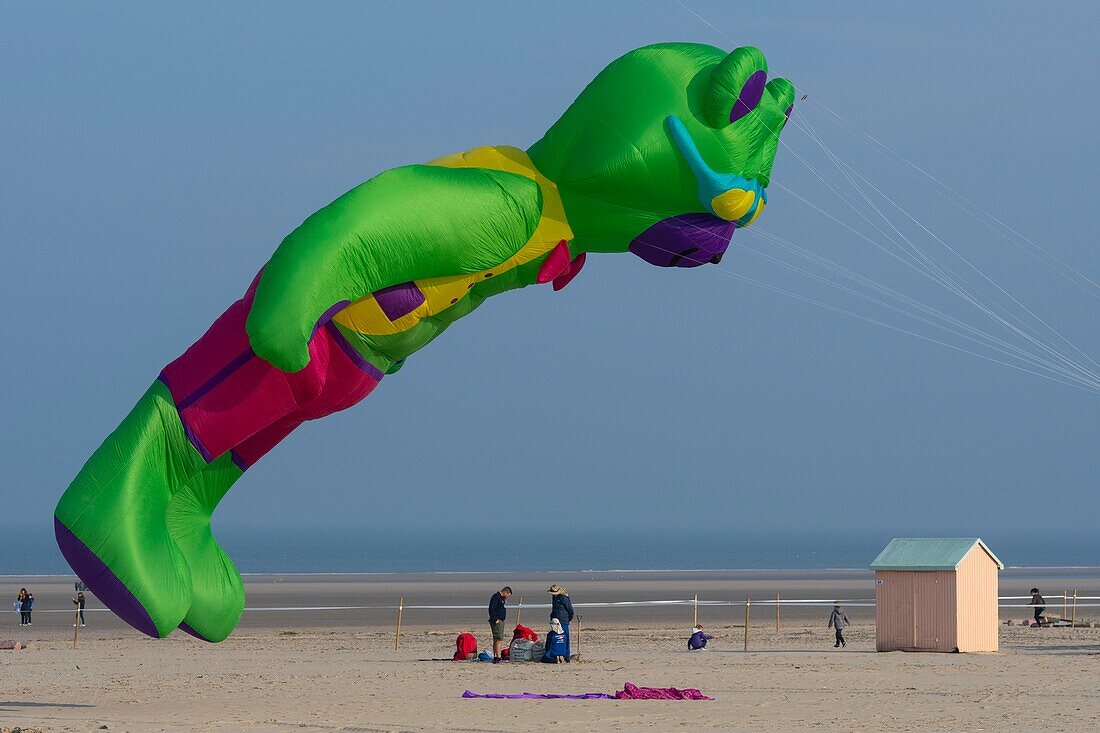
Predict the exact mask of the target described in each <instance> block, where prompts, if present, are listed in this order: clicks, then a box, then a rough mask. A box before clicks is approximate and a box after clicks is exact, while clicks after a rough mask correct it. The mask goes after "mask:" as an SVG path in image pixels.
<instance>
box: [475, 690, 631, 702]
mask: <svg viewBox="0 0 1100 733" xmlns="http://www.w3.org/2000/svg"><path fill="white" fill-rule="evenodd" d="M462 696H463V697H465V698H473V697H477V698H485V699H489V700H614V699H615V696H614V695H608V694H607V693H606V692H582V693H579V694H576V695H556V694H554V693H551V692H520V693H515V694H510V695H508V694H504V693H502V692H470V691H469V690H466V692H463V693H462Z"/></svg>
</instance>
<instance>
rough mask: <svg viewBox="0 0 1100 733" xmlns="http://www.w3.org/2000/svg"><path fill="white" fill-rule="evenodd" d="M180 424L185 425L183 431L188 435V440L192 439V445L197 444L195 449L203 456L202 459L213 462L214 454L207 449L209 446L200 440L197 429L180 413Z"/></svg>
mask: <svg viewBox="0 0 1100 733" xmlns="http://www.w3.org/2000/svg"><path fill="white" fill-rule="evenodd" d="M180 424H181V425H183V432H184V435H186V436H187V440H188V441H190V443H191V445H193V446H195V450H197V451H198V452H199V455H200V456H202V459H203V460H204V461H206V462H207V463H213V462H214V454H212V453H211V452H210V451H209V450H208V449H207V447H206V446H205V445H203V444H202V441H201V440H199V436H197V435H195V431H194V430H192V429H191V426H190V425H188V424H187V421H186V420H184V419H183V415H180Z"/></svg>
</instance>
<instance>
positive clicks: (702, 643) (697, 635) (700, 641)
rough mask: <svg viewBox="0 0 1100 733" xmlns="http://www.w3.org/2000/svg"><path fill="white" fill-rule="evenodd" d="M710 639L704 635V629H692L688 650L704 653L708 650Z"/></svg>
mask: <svg viewBox="0 0 1100 733" xmlns="http://www.w3.org/2000/svg"><path fill="white" fill-rule="evenodd" d="M708 641H710V637H709V636H707V635H706V634H705V633H703V627H702V626H699V625H696V626H694V627H693V628H692V629H691V638H690V639H688V649H691V650H692V651H702V650H703V649H706V648H707V642H708Z"/></svg>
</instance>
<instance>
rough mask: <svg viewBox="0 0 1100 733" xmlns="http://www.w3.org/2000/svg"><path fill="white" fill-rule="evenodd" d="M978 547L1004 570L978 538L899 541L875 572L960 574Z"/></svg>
mask: <svg viewBox="0 0 1100 733" xmlns="http://www.w3.org/2000/svg"><path fill="white" fill-rule="evenodd" d="M975 545H977V546H978V547H981V548H982V550H983V551H985V553H986V554H987V555H989V556H990V557H991V558H992V559H993V562H995V563H997V567H998V568H1000V569H1001V570H1004V563H1003V562H1001V561H1000V560H998V559H997V556H996V555H994V554H993V553H992V552H991V551H990V549H989V548H988V547H986V544H985V543H984V542H982V541H981V539H980V538H978V537H895V538H894V539H892V540H890V544H888V545H887V546H886V549H884V550H883V551H882V552H880V553H879V554H878V557H876V558H875V561H874V562H873V563H871V570H956V569H958V567H959V563H960V562H962V559H963V558H964V557H966V556H967V554H969V553H970V551H971V550H973V549H974V546H975Z"/></svg>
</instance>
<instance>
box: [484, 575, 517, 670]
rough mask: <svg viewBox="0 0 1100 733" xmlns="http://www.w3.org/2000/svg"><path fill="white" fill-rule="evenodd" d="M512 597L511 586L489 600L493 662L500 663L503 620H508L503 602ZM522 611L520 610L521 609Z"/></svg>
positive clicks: (502, 643)
mask: <svg viewBox="0 0 1100 733" xmlns="http://www.w3.org/2000/svg"><path fill="white" fill-rule="evenodd" d="M511 595H512V588H511V586H507V585H506V586H504V587H503V588H501V589H500V590H498V591H497V592H496V593H494V594H493V597H492V598H490V599H489V628H490V629H491V630H492V633H493V661H494V662H499V661H500V653H501V650H502V648H503V647H504V619H506V618H508V608H507V607H506V606H505V605H504V602H505V601H507V600H508V598H509V597H510V596H511ZM521 610H522V609H521Z"/></svg>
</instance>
